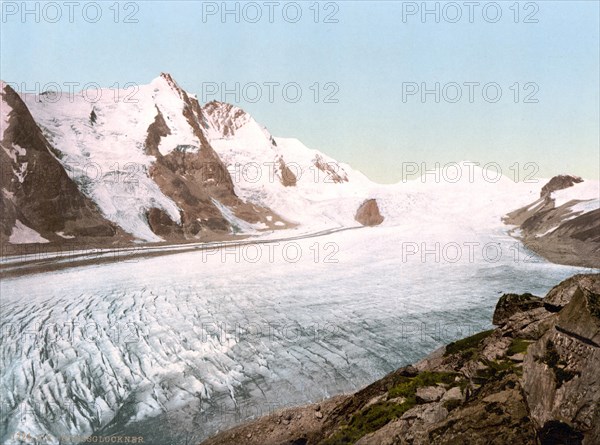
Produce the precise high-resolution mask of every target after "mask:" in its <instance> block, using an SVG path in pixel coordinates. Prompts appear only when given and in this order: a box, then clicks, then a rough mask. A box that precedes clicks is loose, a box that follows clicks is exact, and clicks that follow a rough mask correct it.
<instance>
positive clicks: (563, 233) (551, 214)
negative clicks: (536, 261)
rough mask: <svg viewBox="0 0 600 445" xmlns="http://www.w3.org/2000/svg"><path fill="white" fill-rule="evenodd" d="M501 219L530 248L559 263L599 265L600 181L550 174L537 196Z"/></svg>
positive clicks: (596, 266) (587, 265) (586, 265)
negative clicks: (515, 228)
mask: <svg viewBox="0 0 600 445" xmlns="http://www.w3.org/2000/svg"><path fill="white" fill-rule="evenodd" d="M504 221H505V222H506V223H507V224H514V225H516V226H518V229H519V230H518V231H517V232H515V231H513V233H514V234H515V235H516V236H518V237H519V238H521V239H522V240H523V243H524V244H525V245H526V246H527V247H529V248H530V249H531V250H533V251H534V252H536V253H538V254H540V255H542V256H544V257H546V258H548V259H549V260H551V261H553V262H556V263H559V264H570V265H575V266H585V267H595V268H598V267H600V184H599V183H598V181H584V180H583V179H581V178H579V177H576V176H569V175H560V176H555V177H554V178H552V179H551V180H550V181H549V182H548V183H547V184H546V185H544V187H543V188H542V190H541V192H540V198H539V199H537V200H536V201H534V202H533V203H531V204H530V205H527V206H525V207H522V208H520V209H518V210H515V211H513V212H511V213H509V214H508V215H507V216H506V217H505V219H504Z"/></svg>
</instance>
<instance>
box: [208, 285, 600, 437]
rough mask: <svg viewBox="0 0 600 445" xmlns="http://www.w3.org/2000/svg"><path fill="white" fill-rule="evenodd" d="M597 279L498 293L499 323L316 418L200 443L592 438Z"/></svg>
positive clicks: (598, 402)
mask: <svg viewBox="0 0 600 445" xmlns="http://www.w3.org/2000/svg"><path fill="white" fill-rule="evenodd" d="M599 289H600V274H594V275H576V276H574V277H572V278H569V279H568V280H565V281H563V282H562V283H560V284H559V285H557V286H556V287H555V288H553V289H552V290H551V291H550V292H549V293H548V295H547V296H546V297H545V298H544V299H541V298H538V297H535V296H533V295H531V294H523V295H515V294H507V295H504V296H502V298H501V299H500V301H499V302H498V305H497V307H496V311H495V314H494V323H495V324H496V325H498V326H499V327H498V328H496V329H495V330H492V331H486V332H482V333H480V334H476V335H474V336H472V337H469V338H466V339H463V340H459V341H457V342H454V343H451V344H449V345H447V346H446V347H445V348H443V349H441V350H438V351H436V352H435V353H434V354H432V355H431V356H429V357H427V358H426V359H424V360H422V361H421V362H419V363H417V364H416V365H415V366H414V367H413V366H408V367H404V368H400V369H398V370H397V371H395V372H393V373H391V374H389V375H387V376H385V377H384V378H383V379H381V380H379V381H377V382H375V383H373V384H371V385H369V386H368V387H366V388H364V389H362V390H361V391H358V392H357V393H355V394H352V395H349V396H341V397H338V398H337V399H330V400H326V401H324V402H322V403H321V404H320V405H319V410H320V406H321V405H323V406H326V407H327V408H326V409H324V410H323V411H322V413H323V416H322V418H319V422H312V423H311V424H310V425H302V424H299V423H298V424H294V423H291V422H277V421H273V419H281V418H282V415H283V414H279V416H278V415H277V413H276V414H275V415H273V416H271V417H268V418H261V419H258V420H256V421H254V422H251V423H248V424H246V425H242V426H239V427H237V428H234V429H233V430H230V431H226V432H224V433H221V434H219V435H217V436H215V437H213V438H211V439H209V440H207V441H206V442H204V443H205V445H209V444H210V445H217V444H218V445H225V444H228V443H234V442H232V441H234V440H235V438H236V437H243V438H244V443H248V444H265V445H270V444H305V445H310V444H323V445H327V444H341V443H348V444H350V443H353V444H360V445H371V444H372V445H382V444H387V445H400V444H402V445H405V444H406V445H408V444H411V445H420V444H422V445H425V444H448V445H450V444H481V445H488V444H497V445H506V444H532V445H557V444H565V445H566V444H580V445H595V444H598V443H600V381H599V380H598V369H600V293H598V291H599ZM316 410H317V405H309V406H307V407H302V408H293V409H287V410H286V411H285V414H286V416H289V418H295V417H296V413H302V414H304V413H310V412H313V411H316ZM309 417H310V418H311V419H314V417H313V416H309Z"/></svg>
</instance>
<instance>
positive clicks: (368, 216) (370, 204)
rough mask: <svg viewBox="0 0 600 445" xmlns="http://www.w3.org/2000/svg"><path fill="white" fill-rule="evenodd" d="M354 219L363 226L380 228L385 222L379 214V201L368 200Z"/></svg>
mask: <svg viewBox="0 0 600 445" xmlns="http://www.w3.org/2000/svg"><path fill="white" fill-rule="evenodd" d="M354 219H355V220H356V221H358V222H359V223H361V224H362V225H363V226H378V225H379V224H381V223H382V222H383V219H384V218H383V216H381V213H380V212H379V206H378V205H377V200H375V199H367V200H366V201H365V202H363V203H362V204H361V205H360V207H359V208H358V210H357V211H356V216H355V217H354Z"/></svg>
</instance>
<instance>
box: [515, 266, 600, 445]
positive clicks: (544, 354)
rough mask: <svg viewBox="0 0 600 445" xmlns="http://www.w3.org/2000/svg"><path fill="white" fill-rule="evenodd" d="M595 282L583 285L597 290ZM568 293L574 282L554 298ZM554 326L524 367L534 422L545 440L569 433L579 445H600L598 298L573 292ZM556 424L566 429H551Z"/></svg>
mask: <svg viewBox="0 0 600 445" xmlns="http://www.w3.org/2000/svg"><path fill="white" fill-rule="evenodd" d="M598 277H599V275H588V276H586V280H587V279H590V280H595V283H596V284H597V283H598V280H599V278H598ZM590 284H592V285H594V286H595V284H593V283H590ZM569 289H571V290H572V289H573V280H572V279H571V280H566V281H564V282H563V283H561V285H559V288H558V289H557V288H555V289H553V292H555V294H556V293H562V294H563V295H564V294H565V293H569ZM555 294H553V295H555ZM549 295H550V294H549ZM554 320H555V323H554V326H553V327H552V328H551V329H549V330H548V331H547V332H546V333H545V334H544V335H543V336H542V337H541V338H540V340H538V341H537V342H536V343H534V344H533V345H531V346H530V347H529V350H528V354H527V355H526V357H525V361H524V363H523V388H524V390H525V393H526V397H527V402H528V405H529V407H530V409H531V416H532V419H533V420H534V422H535V424H536V426H537V428H538V429H539V430H540V431H544V434H545V437H546V438H550V439H551V438H552V434H554V433H552V431H555V430H556V431H558V432H556V434H558V435H562V434H563V433H564V432H565V430H568V431H571V432H574V434H575V433H577V434H579V433H581V434H582V435H583V441H582V442H580V443H582V444H584V445H588V444H596V443H598V442H599V441H600V388H599V387H598V369H600V294H596V293H593V292H590V291H589V290H588V289H583V290H582V289H581V288H580V287H577V289H576V290H575V291H574V293H573V294H572V297H571V301H570V302H569V303H568V304H567V305H566V306H565V307H564V308H563V309H562V310H561V311H560V312H559V313H558V314H555V316H554ZM555 422H561V423H562V424H564V425H566V426H565V428H558V429H557V428H554V427H552V425H555V426H556V424H555ZM557 437H558V436H557ZM550 439H548V440H550ZM554 439H557V438H556V437H555V438H554ZM554 439H552V440H554ZM547 443H551V442H547Z"/></svg>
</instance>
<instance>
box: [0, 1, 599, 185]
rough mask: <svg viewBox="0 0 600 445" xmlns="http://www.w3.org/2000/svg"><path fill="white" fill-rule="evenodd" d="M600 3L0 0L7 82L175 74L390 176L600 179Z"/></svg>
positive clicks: (277, 127)
mask: <svg viewBox="0 0 600 445" xmlns="http://www.w3.org/2000/svg"><path fill="white" fill-rule="evenodd" d="M599 5H600V3H599V2H597V1H579V2H578V1H564V2H562V1H540V2H514V1H509V2H502V1H500V2H485V1H482V2H477V5H474V6H469V4H468V2H462V1H460V2H427V3H426V4H425V3H423V2H421V1H419V2H394V1H380V2H377V1H369V2H366V1H338V2H327V1H323V2H317V1H309V2H302V1H300V2H287V1H273V2H269V1H258V2H227V3H224V2H220V1H219V2H201V1H179V2H177V1H169V2H163V1H143V2H119V3H117V2H113V1H108V2H86V1H83V2H78V1H77V2H71V3H70V2H61V1H57V2H28V3H26V4H24V3H23V2H21V1H18V2H10V1H3V2H2V4H1V9H2V22H1V31H0V37H1V43H0V45H1V47H0V51H1V62H0V77H1V78H2V79H3V80H4V81H6V82H11V83H12V84H17V86H18V87H19V88H18V89H20V90H29V91H32V90H33V91H36V90H42V91H43V90H44V89H56V87H55V85H59V86H60V87H61V89H64V90H67V89H68V88H69V85H70V84H71V83H77V85H81V86H82V87H83V86H84V85H86V84H87V85H88V87H89V86H90V85H91V86H92V87H93V86H95V85H100V86H103V87H110V86H116V85H118V86H124V85H125V84H127V83H134V84H147V83H149V82H150V81H151V80H152V79H153V78H155V77H157V76H158V75H159V74H160V73H161V72H169V73H171V75H172V76H173V77H174V78H175V79H176V80H177V82H178V83H179V84H180V85H181V86H182V87H183V88H184V89H185V90H187V91H189V92H191V93H195V94H197V96H198V98H199V99H200V100H201V101H210V100H212V99H216V100H223V101H226V102H230V103H234V104H236V105H238V106H240V107H242V108H244V109H245V110H246V111H248V112H249V113H250V114H252V115H253V116H254V118H255V119H256V120H257V121H259V122H260V123H262V124H263V125H265V126H266V127H267V128H268V129H269V131H270V132H271V133H272V134H274V135H275V136H280V137H294V138H298V139H300V140H301V141H302V142H303V143H304V144H305V145H307V146H308V147H310V148H315V149H319V150H321V151H323V152H325V153H327V154H328V155H330V156H331V157H333V158H335V159H337V160H338V161H342V162H347V163H349V164H350V165H352V166H353V167H354V168H356V169H358V170H360V171H362V172H363V173H365V174H366V175H367V176H369V177H370V178H371V179H373V180H375V181H378V182H382V183H393V182H397V181H399V180H401V178H402V172H403V166H405V165H407V164H408V163H417V164H418V165H419V169H421V168H422V169H430V168H435V167H436V163H438V164H439V165H440V166H442V167H443V166H444V165H446V164H447V163H450V162H458V161H462V160H470V161H473V162H479V163H480V164H481V165H485V164H486V163H490V162H491V163H496V165H498V166H500V168H501V169H502V172H503V173H504V174H506V175H507V176H509V177H512V178H513V179H516V180H523V178H524V177H526V175H528V174H534V175H535V177H539V178H547V177H551V176H553V175H556V174H560V173H570V174H576V175H580V176H583V177H584V178H594V179H598V176H599V174H600V172H599V169H600V141H599V137H600V135H599V133H600V131H599V125H600V124H599V122H600V111H599V101H600V99H599V79H600V68H599V57H600V56H599V54H600V47H599V45H600V44H599V41H600V35H599V16H600V10H599V8H600V6H599ZM44 86H47V87H48V86H49V87H48V88H44ZM236 88H237V92H236ZM423 91H425V94H422V93H423ZM517 172H518V175H517Z"/></svg>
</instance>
